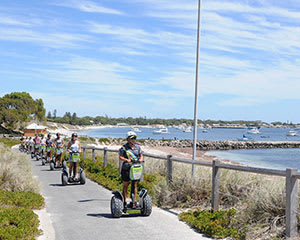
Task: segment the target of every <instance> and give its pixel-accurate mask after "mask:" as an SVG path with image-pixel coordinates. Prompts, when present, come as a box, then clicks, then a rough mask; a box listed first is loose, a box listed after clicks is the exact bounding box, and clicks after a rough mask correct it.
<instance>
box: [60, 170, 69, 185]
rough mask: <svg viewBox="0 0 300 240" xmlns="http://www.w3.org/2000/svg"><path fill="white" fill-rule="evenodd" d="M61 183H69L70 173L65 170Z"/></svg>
mask: <svg viewBox="0 0 300 240" xmlns="http://www.w3.org/2000/svg"><path fill="white" fill-rule="evenodd" d="M61 183H62V185H63V186H66V185H67V184H68V175H67V174H66V173H65V172H63V173H62V175H61Z"/></svg>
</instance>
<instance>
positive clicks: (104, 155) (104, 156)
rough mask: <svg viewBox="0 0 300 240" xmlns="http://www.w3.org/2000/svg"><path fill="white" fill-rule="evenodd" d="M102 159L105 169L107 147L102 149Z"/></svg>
mask: <svg viewBox="0 0 300 240" xmlns="http://www.w3.org/2000/svg"><path fill="white" fill-rule="evenodd" d="M103 159H104V167H106V166H107V147H105V148H104V153H103Z"/></svg>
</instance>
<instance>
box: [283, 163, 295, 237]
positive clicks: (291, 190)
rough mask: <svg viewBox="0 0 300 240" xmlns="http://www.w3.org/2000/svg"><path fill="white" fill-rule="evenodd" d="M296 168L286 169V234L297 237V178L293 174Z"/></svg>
mask: <svg viewBox="0 0 300 240" xmlns="http://www.w3.org/2000/svg"><path fill="white" fill-rule="evenodd" d="M297 172H298V170H297V169H295V168H287V169H286V185H285V187H286V206H285V217H286V230H285V231H286V236H287V237H288V238H296V237H297V235H298V234H297V213H298V180H297V178H296V177H295V176H294V174H295V173H297Z"/></svg>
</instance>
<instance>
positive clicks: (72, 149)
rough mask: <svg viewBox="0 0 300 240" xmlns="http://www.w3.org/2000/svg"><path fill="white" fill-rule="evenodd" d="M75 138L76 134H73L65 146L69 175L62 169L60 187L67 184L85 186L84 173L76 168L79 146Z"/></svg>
mask: <svg viewBox="0 0 300 240" xmlns="http://www.w3.org/2000/svg"><path fill="white" fill-rule="evenodd" d="M77 137H78V136H77V133H73V134H72V137H71V141H70V142H69V143H68V146H67V150H68V152H69V174H68V172H67V169H66V168H64V169H63V173H62V176H61V180H62V185H64V186H65V185H67V184H68V183H80V184H85V173H84V171H83V170H82V169H81V168H79V166H78V165H79V161H80V153H81V146H80V141H79V140H78V139H77ZM78 168H79V169H78Z"/></svg>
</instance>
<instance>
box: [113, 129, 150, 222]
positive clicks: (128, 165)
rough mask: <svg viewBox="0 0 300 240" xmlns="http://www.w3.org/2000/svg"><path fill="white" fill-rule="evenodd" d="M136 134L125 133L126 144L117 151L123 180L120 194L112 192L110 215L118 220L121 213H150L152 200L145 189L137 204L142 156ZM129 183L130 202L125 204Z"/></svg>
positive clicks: (141, 171)
mask: <svg viewBox="0 0 300 240" xmlns="http://www.w3.org/2000/svg"><path fill="white" fill-rule="evenodd" d="M136 137H137V136H136V133H135V132H133V131H129V132H128V133H127V143H126V144H125V145H123V146H122V148H121V149H120V151H119V159H120V160H121V161H123V164H122V170H121V177H122V180H123V191H122V194H121V192H120V191H119V190H116V191H114V192H113V197H112V199H111V213H112V216H113V217H116V218H119V217H121V216H122V212H124V213H126V212H127V211H128V210H140V211H141V214H142V215H143V216H149V215H150V214H151V212H152V200H151V198H150V196H149V195H148V192H147V190H146V189H142V190H141V192H140V194H139V202H137V184H138V182H139V181H140V179H141V177H142V174H143V165H142V164H141V163H142V162H143V154H142V150H141V148H140V146H139V145H138V144H136ZM130 182H131V202H130V203H129V204H128V203H127V191H128V186H129V183H130Z"/></svg>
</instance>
